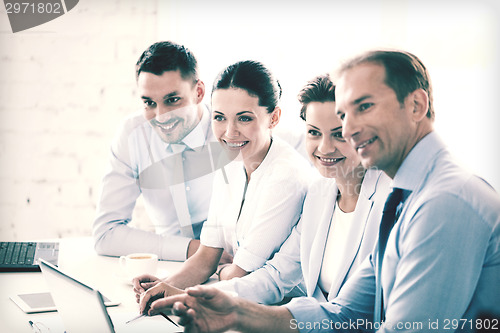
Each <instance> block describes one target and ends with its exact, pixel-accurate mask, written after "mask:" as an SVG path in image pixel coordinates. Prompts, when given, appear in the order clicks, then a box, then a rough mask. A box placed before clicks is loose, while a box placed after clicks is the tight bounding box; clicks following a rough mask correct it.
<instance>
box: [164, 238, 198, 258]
mask: <svg viewBox="0 0 500 333" xmlns="http://www.w3.org/2000/svg"><path fill="white" fill-rule="evenodd" d="M189 242H191V238H188V237H181V236H168V237H165V240H164V241H163V242H162V243H161V244H162V247H161V251H160V253H161V257H160V259H163V260H173V261H185V260H186V259H187V251H188V246H189Z"/></svg>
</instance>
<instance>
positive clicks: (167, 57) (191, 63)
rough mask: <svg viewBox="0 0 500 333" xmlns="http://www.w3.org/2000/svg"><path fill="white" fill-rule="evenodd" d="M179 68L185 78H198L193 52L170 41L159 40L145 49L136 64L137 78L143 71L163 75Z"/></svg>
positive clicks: (194, 79) (194, 80) (193, 79)
mask: <svg viewBox="0 0 500 333" xmlns="http://www.w3.org/2000/svg"><path fill="white" fill-rule="evenodd" d="M176 70H179V71H180V74H181V77H182V78H183V79H184V80H186V81H187V80H192V81H193V83H194V82H196V81H197V80H198V63H197V61H196V58H195V57H194V55H193V53H192V52H191V51H190V50H189V49H188V48H186V47H184V46H183V45H179V44H176V43H174V42H170V41H164V42H157V43H154V44H153V45H151V46H150V47H148V48H147V49H146V51H144V52H143V53H142V54H141V56H140V57H139V60H137V63H136V66H135V76H136V79H138V78H139V74H141V72H148V73H152V74H155V75H162V74H163V73H164V72H167V71H176Z"/></svg>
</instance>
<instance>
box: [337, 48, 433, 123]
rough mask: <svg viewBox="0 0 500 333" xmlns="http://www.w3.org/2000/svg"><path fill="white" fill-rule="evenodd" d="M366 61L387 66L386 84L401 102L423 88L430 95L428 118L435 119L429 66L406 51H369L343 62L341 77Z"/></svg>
mask: <svg viewBox="0 0 500 333" xmlns="http://www.w3.org/2000/svg"><path fill="white" fill-rule="evenodd" d="M364 63H376V64H379V65H382V66H384V68H385V84H386V85H387V86H388V87H390V88H391V89H392V90H394V92H395V93H396V97H397V99H398V101H399V103H400V104H403V103H404V100H405V98H406V97H407V96H408V95H409V94H410V93H412V92H414V91H415V90H417V89H423V90H424V91H425V92H427V95H428V97H429V110H428V111H427V115H426V116H427V118H429V119H431V120H433V119H434V107H433V103H432V85H431V80H430V76H429V72H428V71H427V68H425V66H424V64H423V63H422V62H421V61H420V59H418V58H417V57H416V56H415V55H413V54H411V53H409V52H404V51H382V50H377V51H369V52H367V53H364V54H362V55H360V56H358V57H355V58H353V59H352V60H350V61H348V62H347V63H345V64H343V65H342V66H341V67H340V70H339V73H338V74H339V77H340V75H342V73H343V72H345V71H346V70H348V69H351V68H353V67H355V66H357V65H361V64H364Z"/></svg>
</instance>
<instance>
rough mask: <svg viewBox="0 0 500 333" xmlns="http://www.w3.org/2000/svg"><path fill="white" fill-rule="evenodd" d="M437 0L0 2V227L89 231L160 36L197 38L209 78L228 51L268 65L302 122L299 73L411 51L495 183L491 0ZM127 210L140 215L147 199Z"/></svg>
mask: <svg viewBox="0 0 500 333" xmlns="http://www.w3.org/2000/svg"><path fill="white" fill-rule="evenodd" d="M346 3H349V4H346ZM436 3H437V1H432V0H423V1H396V0H394V1H392V0H385V1H380V0H379V1H369V0H361V1H350V2H347V1H339V0H333V1H325V0H321V1H319V0H309V1H302V2H298V1H285V0H276V1H268V0H267V1H266V0H254V1H245V2H241V3H240V2H236V1H229V0H227V1H217V0H214V1H212V2H209V1H202V0H196V1H189V0H186V1H177V0H171V1H161V0H146V1H133V0H123V1H119V0H114V1H99V0H80V3H79V4H78V5H77V6H76V7H75V8H74V9H73V10H72V11H70V12H68V13H67V14H66V15H64V16H62V17H60V18H58V19H56V20H54V21H51V22H49V23H47V24H44V25H42V26H39V27H36V28H33V29H30V30H28V31H25V32H19V33H16V34H13V33H12V32H11V30H10V26H9V24H8V21H7V16H6V13H5V9H4V7H2V6H0V7H1V8H0V73H1V75H0V154H1V155H0V156H1V157H0V161H1V169H0V170H1V173H0V188H1V192H0V239H25V238H44V237H59V236H72V235H75V236H76V235H90V230H91V224H92V220H93V218H94V211H95V203H96V201H97V195H98V189H99V183H100V178H101V176H102V173H103V172H104V166H105V163H106V158H107V152H108V147H109V142H110V140H111V137H112V136H113V134H114V132H115V130H116V125H117V122H118V121H119V120H120V119H121V118H123V117H124V116H125V115H126V114H128V113H130V112H133V111H134V110H136V109H137V107H138V106H139V102H138V100H139V99H138V97H137V96H136V91H135V79H134V63H135V61H136V60H137V58H138V56H139V55H140V53H141V52H142V51H143V50H144V49H145V48H146V47H147V46H148V45H150V44H151V43H153V42H155V41H157V40H164V39H171V40H174V41H177V42H179V43H182V44H185V45H186V46H187V47H189V48H190V49H192V50H193V51H194V53H195V54H196V56H197V57H198V59H199V61H200V67H201V75H202V78H203V79H204V80H205V82H206V84H207V86H210V85H211V83H212V80H213V78H214V76H215V75H216V74H217V72H218V71H219V70H221V69H222V68H223V67H225V66H227V65H228V64H230V63H232V62H235V61H238V60H243V59H255V60H260V61H263V62H264V63H266V64H268V65H269V67H270V68H271V69H272V70H273V71H274V72H275V74H276V76H277V77H278V78H279V79H280V81H281V84H282V86H283V89H284V94H283V99H282V107H283V109H284V115H285V119H284V122H283V124H282V125H288V126H297V128H300V126H301V123H300V122H299V121H298V109H299V106H298V102H297V101H296V94H297V92H298V91H299V89H300V88H301V87H302V85H303V84H304V83H305V82H306V81H307V80H308V79H310V78H312V77H313V76H315V75H317V74H320V73H323V72H327V71H332V70H334V69H335V68H336V67H337V65H338V64H339V63H340V61H342V60H344V59H346V58H348V57H350V56H352V55H354V54H357V53H359V52H361V51H364V50H366V49H370V48H377V47H384V48H386V47H391V48H402V49H405V50H408V51H410V52H413V53H415V54H416V55H417V56H419V57H420V58H421V59H422V61H423V62H424V63H425V64H426V65H427V66H428V68H429V70H430V72H431V77H432V79H433V84H434V97H435V105H436V114H437V119H436V128H437V130H438V131H439V132H440V133H441V135H442V136H443V138H444V140H445V141H446V142H447V143H448V144H449V146H450V148H451V149H452V151H453V152H454V153H455V155H456V156H457V158H458V159H459V160H460V161H461V162H462V163H463V164H464V165H465V166H466V167H468V168H470V169H471V170H473V171H474V172H476V173H478V174H479V175H482V176H484V178H486V179H487V180H488V181H490V183H492V184H493V186H494V187H495V188H496V189H497V190H499V189H500V177H499V172H497V170H496V168H497V165H498V163H497V162H498V161H499V153H498V151H499V149H498V148H497V147H496V144H497V143H498V142H499V140H498V138H499V135H498V130H497V128H496V127H497V125H498V124H500V121H499V120H500V117H499V116H498V114H497V110H496V109H497V107H496V106H497V105H496V103H495V97H496V95H497V94H498V91H499V86H500V82H499V78H500V76H499V74H500V73H499V59H500V57H499V42H498V41H499V40H500V38H499V23H498V22H499V17H500V4H498V1H494V0H462V1H460V0H459V1H451V0H450V1H440V2H439V5H437V4H436ZM206 102H209V99H208V98H207V99H206ZM136 218H137V223H138V224H139V225H141V226H147V223H148V222H147V217H146V216H145V215H144V212H143V210H141V209H139V210H138V213H137V214H136Z"/></svg>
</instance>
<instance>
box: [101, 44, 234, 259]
mask: <svg viewBox="0 0 500 333" xmlns="http://www.w3.org/2000/svg"><path fill="white" fill-rule="evenodd" d="M136 79H137V84H138V91H139V94H140V97H141V99H142V100H143V102H144V109H143V110H142V112H138V113H135V114H133V115H131V116H129V117H128V118H126V119H125V121H124V122H123V123H122V125H121V127H120V130H119V132H118V135H117V136H116V137H115V139H114V141H113V144H112V146H111V154H110V167H109V170H108V172H107V173H106V175H105V176H104V179H103V183H102V192H101V196H100V200H99V203H98V207H97V217H96V219H95V222H94V225H93V235H94V240H95V249H96V251H97V252H98V253H99V254H101V255H111V256H120V255H126V254H129V253H132V252H149V253H156V254H157V255H158V257H159V258H160V259H166V260H178V261H182V260H185V259H186V258H188V257H190V256H191V255H192V254H194V253H195V252H196V250H197V248H198V246H199V235H200V231H201V227H202V225H203V222H204V221H205V220H206V218H207V215H208V206H209V201H210V194H211V192H212V179H213V171H214V170H215V169H217V168H221V167H223V166H224V163H225V162H224V161H223V162H221V160H220V159H221V158H222V156H224V154H222V155H221V156H219V154H220V152H221V148H220V146H219V144H217V143H216V140H215V139H214V138H213V134H212V130H211V121H210V113H209V110H208V108H207V107H206V106H205V105H204V104H202V100H203V97H204V95H205V85H204V83H203V82H202V81H201V80H200V79H199V78H198V72H197V61H196V58H195V57H194V55H193V54H192V53H191V51H189V50H188V49H187V48H185V47H184V46H182V45H178V44H176V43H173V42H169V41H167V42H158V43H155V44H153V45H151V46H150V47H149V48H148V49H147V50H145V51H144V52H143V53H142V55H141V56H140V58H139V60H138V61H137V64H136ZM227 162H229V161H227ZM141 194H142V196H143V199H144V204H145V207H146V211H147V212H148V215H149V217H150V218H151V220H152V222H153V224H154V226H155V229H156V232H151V231H145V230H140V229H138V228H134V227H131V226H129V225H128V224H129V222H130V221H131V219H132V212H133V210H134V206H135V204H136V200H137V198H138V197H139V196H140V195H141ZM226 259H229V258H226Z"/></svg>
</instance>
